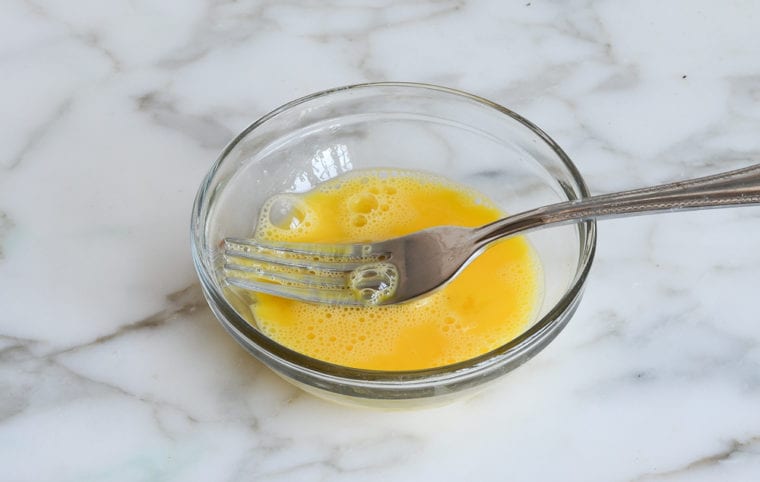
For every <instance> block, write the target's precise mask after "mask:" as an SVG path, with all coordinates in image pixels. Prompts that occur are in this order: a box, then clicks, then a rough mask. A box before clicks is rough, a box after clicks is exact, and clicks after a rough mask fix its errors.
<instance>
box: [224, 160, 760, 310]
mask: <svg viewBox="0 0 760 482" xmlns="http://www.w3.org/2000/svg"><path fill="white" fill-rule="evenodd" d="M751 204H760V164H756V165H753V166H750V167H746V168H744V169H738V170H735V171H729V172H725V173H722V174H716V175H713V176H707V177H702V178H697V179H692V180H687V181H680V182H675V183H671V184H664V185H660V186H655V187H649V188H643V189H636V190H632V191H623V192H619V193H613V194H605V195H600V196H593V197H588V198H585V199H580V200H575V201H567V202H562V203H557V204H551V205H548V206H543V207H540V208H536V209H533V210H530V211H526V212H523V213H520V214H516V215H513V216H508V217H506V218H503V219H500V220H498V221H495V222H493V223H490V224H487V225H485V226H481V227H477V228H463V227H458V226H441V227H434V228H429V229H425V230H422V231H418V232H415V233H412V234H409V235H406V236H401V237H398V238H394V239H388V240H385V241H379V242H375V243H359V244H315V243H266V242H260V241H257V240H253V239H234V238H228V239H226V240H225V241H224V261H225V264H224V270H225V276H226V279H227V282H228V283H229V284H231V285H234V286H238V287H241V288H244V289H248V290H253V291H258V292H263V293H270V294H274V295H278V296H282V297H286V298H294V299H299V300H303V301H313V302H321V303H333V304H343V305H387V304H392V303H400V302H403V301H407V300H410V299H412V298H416V297H418V296H421V295H424V294H425V293H428V292H430V291H433V290H435V289H437V288H440V287H441V286H443V285H445V284H446V283H448V282H449V281H450V280H451V279H452V278H454V277H455V276H456V275H457V273H459V272H460V271H461V270H462V268H463V267H464V266H466V265H467V264H468V263H469V262H470V261H471V260H472V259H474V258H475V257H476V256H477V255H478V254H480V253H481V252H482V251H483V249H484V248H486V247H487V246H488V245H489V244H491V243H493V242H494V241H497V240H499V239H503V238H505V237H508V236H513V235H515V234H518V233H525V232H527V231H530V230H533V229H537V228H543V227H546V226H554V225H560V224H567V223H571V222H578V221H584V220H591V219H605V218H618V217H626V216H631V215H636V214H649V213H658V212H674V211H687V210H696V209H706V208H717V207H730V206H741V205H751Z"/></svg>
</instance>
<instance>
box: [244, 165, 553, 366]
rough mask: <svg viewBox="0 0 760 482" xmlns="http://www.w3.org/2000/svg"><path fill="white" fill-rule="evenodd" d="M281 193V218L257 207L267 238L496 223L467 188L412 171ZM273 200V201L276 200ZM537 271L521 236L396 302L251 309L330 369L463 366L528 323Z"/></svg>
mask: <svg viewBox="0 0 760 482" xmlns="http://www.w3.org/2000/svg"><path fill="white" fill-rule="evenodd" d="M283 196H289V197H290V200H289V205H290V206H291V208H290V212H289V213H288V214H287V215H285V216H280V217H279V218H280V219H277V216H273V213H272V206H273V205H274V204H276V203H277V201H276V198H273V200H270V202H268V203H267V205H266V206H265V207H264V209H262V213H261V217H260V219H259V222H258V225H257V226H258V227H257V231H256V234H255V236H256V237H258V238H260V239H263V240H268V241H288V242H299V241H301V242H364V241H378V240H382V239H387V238H391V237H395V236H402V235H404V234H408V233H411V232H414V231H418V230H420V229H424V228H428V227H432V226H437V225H460V226H478V225H482V224H486V223H488V222H491V221H494V220H496V219H498V218H499V217H502V216H503V213H502V212H501V211H499V209H497V208H496V207H495V206H494V205H493V203H491V202H490V201H489V200H487V199H485V198H484V197H483V196H482V195H481V194H479V193H477V192H475V191H474V190H472V189H469V188H467V187H464V186H461V185H457V184H454V183H452V182H451V181H448V180H446V179H444V178H441V177H437V176H432V175H429V174H423V173H419V172H414V171H402V170H371V171H353V172H351V173H348V174H344V175H343V176H341V177H338V178H335V179H333V180H330V181H328V182H325V183H323V184H320V185H319V186H317V187H316V188H315V189H313V190H312V191H309V192H307V193H304V194H299V195H292V194H285V195H283ZM281 201H282V199H280V202H281ZM540 279H541V270H540V265H539V263H538V261H537V257H536V256H535V254H534V252H533V249H532V248H531V246H530V245H529V243H528V242H527V241H526V240H525V239H524V238H523V237H514V238H509V239H506V240H503V241H501V242H499V243H497V244H494V245H492V246H491V247H489V248H488V249H486V250H485V252H484V253H483V254H481V255H480V256H479V257H477V258H476V259H475V260H474V261H472V262H471V263H470V264H469V265H468V266H467V267H466V268H465V269H464V270H463V271H462V272H461V273H460V274H459V276H457V277H456V278H455V279H454V280H453V281H451V282H450V283H449V284H448V285H446V286H445V287H444V288H442V289H440V290H438V291H436V292H433V293H431V294H429V295H427V296H424V297H422V298H420V299H417V300H413V301H411V302H407V303H404V304H399V305H389V306H374V307H373V306H368V307H343V306H333V305H327V304H312V303H305V302H300V301H295V300H289V299H284V298H279V297H276V296H272V295H267V294H261V293H257V294H255V300H254V302H253V303H252V304H251V312H252V314H253V317H254V318H255V320H256V324H257V325H258V326H259V328H260V329H261V330H262V331H263V332H264V333H265V334H267V335H268V336H270V337H271V338H272V339H274V340H276V341H277V342H279V343H281V344H283V345H285V346H287V347H289V348H291V349H293V350H295V351H297V352H300V353H303V354H306V355H309V356H311V357H314V358H318V359H321V360H325V361H328V362H331V363H335V364H338V365H343V366H349V367H355V368H365V369H374V370H414V369H423V368H432V367H437V366H443V365H448V364H451V363H455V362H458V361H463V360H466V359H469V358H472V357H475V356H478V355H481V354H483V353H486V352H488V351H490V350H492V349H494V348H496V347H498V346H500V345H502V344H504V343H506V342H508V341H510V340H511V339H513V338H515V337H516V336H517V335H519V334H520V333H521V332H522V331H523V330H524V329H525V328H526V327H527V325H528V324H529V323H530V322H531V321H532V318H533V316H534V313H535V311H536V308H537V304H538V301H539V295H540V288H541V286H540Z"/></svg>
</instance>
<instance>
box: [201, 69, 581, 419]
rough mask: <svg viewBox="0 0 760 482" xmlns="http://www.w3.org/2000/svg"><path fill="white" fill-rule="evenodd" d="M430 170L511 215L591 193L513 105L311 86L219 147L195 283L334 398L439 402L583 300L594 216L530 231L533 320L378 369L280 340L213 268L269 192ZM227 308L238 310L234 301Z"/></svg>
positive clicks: (504, 367)
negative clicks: (371, 174) (413, 364)
mask: <svg viewBox="0 0 760 482" xmlns="http://www.w3.org/2000/svg"><path fill="white" fill-rule="evenodd" d="M366 168H402V169H413V170H417V171H423V172H432V173H436V174H439V175H443V176H444V177H446V178H448V179H451V180H453V181H456V182H458V183H461V184H464V185H466V186H470V187H472V188H475V189H476V190H477V191H479V192H481V193H483V194H485V195H487V196H488V197H489V198H490V199H491V200H492V201H494V202H495V203H496V204H497V205H499V206H500V207H501V208H502V210H503V211H505V212H508V213H517V212H520V211H523V210H527V209H530V208H534V207H538V206H541V205H545V204H550V203H554V202H559V201H565V200H572V199H578V198H582V197H586V196H588V192H587V189H586V186H585V183H584V181H583V179H582V177H581V175H580V174H579V172H578V170H577V169H576V168H575V166H574V165H573V163H572V162H571V161H570V159H569V158H568V157H567V155H566V154H565V153H564V152H563V151H562V149H560V148H559V146H558V145H557V144H556V143H555V142H554V141H553V140H552V139H551V138H549V136H548V135H546V134H545V133H544V132H543V131H541V130H540V129H539V128H538V127H536V126H535V125H533V124H532V123H530V122H529V121H527V120H526V119H524V118H522V117H521V116H519V115H518V114H515V113H514V112H512V111H510V110H508V109H506V108H504V107H502V106H500V105H498V104H495V103H493V102H490V101H488V100H486V99H482V98H479V97H476V96H474V95H471V94H467V93H464V92H459V91H455V90H451V89H448V88H444V87H437V86H433V85H423V84H412V83H375V84H361V85H353V86H349V87H341V88H337V89H333V90H328V91H324V92H320V93H317V94H313V95H310V96H307V97H304V98H301V99H298V100H295V101H293V102H290V103H288V104H285V105H283V106H282V107H280V108H278V109H275V110H274V111H272V112H271V113H269V114H267V115H265V116H264V117H262V118H261V119H259V120H258V121H256V122H254V123H253V124H251V125H250V126H249V127H248V128H247V129H245V130H244V131H243V132H242V133H240V135H238V136H237V137H236V138H235V139H234V140H233V141H232V142H231V143H230V144H229V145H228V146H227V147H226V148H225V149H224V151H223V152H222V154H221V155H220V157H219V159H218V160H217V161H216V163H215V164H214V166H213V167H212V168H211V170H210V171H209V173H208V175H207V176H206V178H205V179H204V181H203V183H202V184H201V186H200V189H199V191H198V195H197V197H196V199H195V205H194V206H193V214H192V221H191V237H192V252H193V260H194V263H195V268H196V270H197V272H198V276H199V278H200V281H201V285H202V288H203V293H204V295H205V297H206V299H207V301H208V303H209V305H210V307H211V309H212V310H213V312H214V314H215V315H216V317H217V318H218V319H219V321H220V322H221V323H222V325H223V326H224V328H225V329H226V330H227V331H228V332H229V333H230V334H231V335H232V336H233V337H234V338H235V339H236V340H237V341H238V342H239V343H240V344H241V345H242V346H243V347H245V348H246V349H247V350H248V351H249V352H250V353H251V354H253V355H254V356H255V357H256V358H257V359H259V360H260V361H261V362H262V363H264V364H265V365H267V366H269V367H270V368H271V369H272V370H274V371H275V372H276V373H278V374H279V375H281V376H282V377H283V378H285V379H286V380H288V381H290V382H292V383H294V384H296V385H297V386H299V387H301V388H303V389H304V390H307V391H309V392H311V393H314V394H316V395H319V396H322V397H326V398H329V399H331V400H334V401H338V402H348V403H352V404H360V405H370V406H379V407H391V408H394V407H401V408H403V407H407V406H419V405H424V404H438V403H443V402H448V401H450V400H452V399H454V398H456V397H459V396H462V395H464V394H467V393H472V392H473V391H474V390H475V389H478V388H482V387H483V386H484V385H485V384H486V383H488V382H490V381H493V380H495V379H496V378H498V377H500V376H502V375H504V374H505V373H507V372H509V371H510V370H513V369H514V368H516V367H518V366H520V365H521V364H523V363H525V362H526V361H527V360H529V359H530V358H531V357H533V356H534V355H536V354H537V353H538V352H540V351H541V350H542V349H543V348H544V347H546V346H547V345H548V344H549V343H550V342H551V341H552V340H553V339H554V338H555V337H556V336H557V334H559V332H560V331H561V330H562V328H564V326H565V325H566V324H567V322H568V321H569V320H570V317H571V316H572V314H573V313H574V312H575V309H576V307H577V305H578V303H579V301H580V299H581V295H582V291H583V285H584V282H585V280H586V276H587V273H588V271H589V269H590V267H591V262H592V260H593V257H594V251H595V248H596V224H595V223H594V222H583V223H578V224H575V225H570V226H560V227H554V228H549V229H545V230H540V231H536V232H532V233H530V234H527V235H526V236H527V238H528V240H529V242H530V243H531V244H532V246H533V248H534V249H535V251H536V253H537V255H538V257H539V259H540V261H541V264H542V267H543V278H544V279H543V293H542V301H541V302H540V307H539V309H538V310H537V314H536V317H535V320H534V322H533V323H532V324H531V325H530V326H529V327H528V328H527V329H526V330H525V331H524V332H523V333H522V334H521V335H520V336H518V337H517V338H515V339H514V340H512V341H510V342H509V343H507V344H505V345H502V346H500V347H498V348H496V349H494V350H492V351H490V352H488V353H485V354H483V355H480V356H478V357H476V358H473V359H470V360H467V361H463V362H459V363H456V364H452V365H448V366H443V367H438V368H432V369H425V370H414V371H375V370H363V369H356V368H349V367H344V366H338V365H334V364H332V363H327V362H324V361H321V360H317V359H314V358H311V357H308V356H306V355H303V354H301V353H297V352H295V351H293V350H290V349H289V348H287V347H285V346H283V345H280V344H279V343H277V342H275V341H273V340H272V339H270V338H268V337H267V336H266V335H264V334H263V333H262V332H261V331H260V330H259V329H258V328H257V327H256V326H254V324H251V323H249V322H248V321H246V319H245V318H244V317H243V316H241V311H238V310H245V307H242V306H239V305H240V304H239V303H236V299H235V297H234V296H231V293H230V291H229V289H228V287H227V286H226V285H225V282H224V279H223V275H222V272H221V263H220V253H219V244H220V241H221V240H222V239H223V238H225V237H230V236H232V237H247V236H250V235H251V234H252V233H253V231H254V228H255V223H256V219H257V217H258V213H259V210H260V208H261V206H262V204H263V203H264V201H265V200H266V199H268V198H269V197H270V196H272V195H275V194H278V193H283V192H304V191H307V190H309V189H311V188H312V187H314V186H315V185H317V184H319V183H321V182H324V181H327V180H328V179H331V178H334V177H336V176H338V175H340V174H342V173H345V172H347V171H351V170H354V169H366ZM236 308H237V309H236Z"/></svg>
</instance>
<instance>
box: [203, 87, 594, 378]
mask: <svg viewBox="0 0 760 482" xmlns="http://www.w3.org/2000/svg"><path fill="white" fill-rule="evenodd" d="M375 88H401V89H420V90H426V91H435V92H439V93H443V94H447V95H452V96H454V97H460V98H465V99H468V100H471V101H474V102H476V103H478V104H481V105H482V106H484V107H487V108H490V109H493V110H496V111H497V112H499V113H501V114H504V115H506V116H508V117H511V118H512V119H513V120H516V121H517V122H518V123H520V124H522V126H523V127H525V128H527V129H528V130H530V131H532V133H533V134H535V135H536V136H538V137H539V138H540V139H541V140H542V141H543V142H544V143H546V145H547V146H548V147H550V148H551V150H552V151H553V152H554V154H555V155H556V156H557V158H558V159H559V161H560V162H561V163H562V164H563V165H564V168H565V169H566V170H567V173H568V174H569V175H570V177H572V179H573V181H574V182H575V183H576V185H577V188H578V191H579V194H580V195H579V196H575V193H574V192H573V191H572V190H571V189H570V188H569V187H567V186H564V185H562V186H561V187H562V189H563V190H564V192H565V194H566V195H567V196H568V197H569V198H570V199H578V198H585V197H588V196H589V191H588V187H587V186H586V183H585V181H584V179H583V177H582V176H581V174H580V171H579V170H578V169H577V167H576V166H575V164H573V162H572V161H571V160H570V158H569V156H568V155H567V154H566V153H565V152H564V151H563V150H562V148H561V147H560V146H559V145H558V144H557V143H556V142H555V141H554V140H553V139H552V138H551V137H549V135H548V134H546V133H545V132H544V131H543V130H542V129H541V128H539V127H538V126H537V125H535V124H534V123H532V122H531V121H529V120H527V119H526V118H525V117H523V116H521V115H519V114H517V113H515V112H514V111H512V110H510V109H508V108H506V107H504V106H502V105H500V104H497V103H495V102H493V101H491V100H488V99H486V98H483V97H480V96H477V95H474V94H471V93H468V92H465V91H461V90H457V89H452V88H449V87H443V86H439V85H434V84H428V83H419V82H368V83H360V84H351V85H345V86H341V87H336V88H332V89H327V90H322V91H319V92H315V93H313V94H309V95H306V96H303V97H300V98H298V99H295V100H292V101H290V102H287V103H285V104H283V105H281V106H279V107H277V108H276V109H274V110H272V111H270V112H269V113H267V114H265V115H263V116H261V117H260V118H259V119H257V120H256V121H254V122H252V123H251V124H250V125H249V126H248V127H246V128H245V129H243V130H242V131H241V132H240V133H239V134H238V135H237V136H235V137H234V138H233V139H232V140H231V141H230V142H229V143H228V144H227V146H225V148H224V149H223V150H222V151H221V153H220V154H219V156H218V158H217V159H216V161H215V162H214V164H213V165H212V166H211V168H210V169H209V171H208V173H207V174H206V176H205V177H204V179H203V181H202V182H201V185H200V187H199V189H198V192H197V194H196V197H195V201H194V203H193V211H192V216H191V222H190V238H191V250H192V256H193V263H194V265H195V268H196V271H197V273H198V277H199V279H200V281H201V286H202V289H203V292H204V295H205V296H206V298H207V301H208V302H209V304H210V305H211V308H212V311H213V312H214V314H215V315H216V317H217V318H219V321H220V322H222V324H223V325H224V326H225V328H226V329H227V330H228V331H230V332H231V334H233V336H234V337H235V338H238V337H243V338H245V339H247V341H248V342H250V343H253V344H255V345H256V346H257V347H258V349H260V350H261V351H262V352H263V353H259V354H258V355H260V356H262V357H263V358H267V359H271V358H274V359H276V361H277V362H278V363H279V364H280V365H281V366H283V367H285V368H287V369H289V370H295V371H299V372H307V373H308V374H310V375H312V376H314V377H317V378H319V379H322V380H324V381H325V382H326V383H331V382H332V383H341V384H356V385H361V386H365V387H366V386H372V385H374V386H382V387H386V388H393V387H397V388H399V389H409V388H410V387H413V386H415V385H423V386H430V384H433V385H436V384H440V383H441V382H446V381H451V380H454V379H456V380H457V381H459V380H460V379H464V378H471V377H477V376H479V374H481V373H483V371H487V370H489V369H491V368H493V367H495V366H502V365H506V364H508V363H509V361H510V360H521V359H522V360H521V361H527V358H525V356H526V355H528V358H529V356H530V352H531V348H532V347H533V346H534V345H536V344H539V343H540V342H541V341H542V340H543V339H544V338H546V336H547V333H548V332H552V331H556V330H553V329H554V328H557V326H556V325H557V324H558V323H561V318H562V315H563V314H564V313H566V312H568V311H569V310H572V309H574V307H575V306H576V305H577V302H578V301H579V297H580V295H581V294H582V292H583V288H584V285H585V282H586V279H587V277H588V274H589V271H590V269H591V265H592V262H593V260H594V256H595V252H596V222H595V221H583V222H581V223H579V225H582V226H583V227H584V228H585V229H579V235H580V237H581V245H580V257H579V263H578V266H577V267H576V269H575V278H574V280H573V282H572V284H571V285H570V287H569V288H568V289H567V290H566V291H565V293H564V294H563V295H562V297H561V298H560V299H559V300H558V301H557V302H556V303H555V304H554V306H553V307H552V308H551V309H550V310H549V312H547V313H546V314H545V315H544V316H543V317H542V318H541V319H539V320H538V321H537V322H535V323H534V324H533V326H531V327H530V328H529V329H528V330H526V331H525V332H524V333H522V334H521V335H519V336H518V337H516V338H514V339H512V340H510V341H509V342H507V343H505V344H503V345H501V346H499V347H497V348H495V349H493V350H491V351H488V352H486V353H483V354H481V355H478V356H477V357H474V358H470V359H468V360H464V361H461V362H457V363H454V364H449V365H444V366H440V367H434V368H426V369H419V370H393V371H384V370H369V369H362V368H353V367H346V366H342V365H337V364H334V363H330V362H326V361H323V360H319V359H316V358H312V357H310V356H308V355H304V354H302V353H299V352H297V351H295V350H292V349H290V348H288V347H286V346H284V345H281V344H279V343H277V342H276V341H274V340H272V339H271V338H269V337H267V336H265V335H264V334H263V333H262V332H260V331H259V330H257V329H256V328H254V327H253V326H252V325H251V324H250V323H249V322H248V321H247V320H245V319H244V318H243V317H242V316H240V315H239V314H238V313H237V311H236V310H235V309H234V308H233V307H232V305H231V304H230V303H229V302H228V301H227V299H226V298H225V297H224V295H223V294H222V293H220V292H219V291H218V290H217V289H216V283H215V282H214V277H213V275H212V269H211V267H209V266H208V265H207V264H206V259H205V257H204V256H203V252H204V251H205V245H206V242H205V241H206V239H205V234H206V229H205V221H206V219H205V218H204V217H203V213H204V211H205V208H206V206H207V204H208V203H209V202H210V198H212V197H213V193H212V192H211V191H209V187H210V185H211V183H212V180H213V179H214V176H215V174H216V173H217V172H218V170H219V169H220V167H221V165H222V164H223V162H224V160H225V159H226V158H227V156H228V155H229V154H230V153H231V152H232V150H233V149H234V148H235V147H236V146H237V145H238V144H239V143H240V142H241V141H242V140H243V139H245V138H246V137H247V136H248V134H250V133H251V132H252V131H254V130H255V129H256V128H258V127H259V126H261V125H262V124H264V123H266V122H267V121H269V120H270V119H272V118H274V117H276V116H278V115H279V114H281V113H283V112H285V111H287V110H289V109H291V108H293V107H296V106H299V105H301V104H304V103H307V102H310V101H312V100H315V99H320V98H323V97H327V96H330V95H332V94H336V93H339V92H342V91H348V90H363V89H375ZM584 233H585V236H584ZM222 318H223V319H222ZM225 323H227V324H229V325H227V324H225ZM559 328H560V329H561V328H562V327H559ZM238 341H239V342H242V341H241V340H240V339H238ZM254 355H256V353H254ZM520 364H521V363H520Z"/></svg>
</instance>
